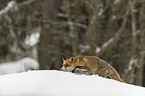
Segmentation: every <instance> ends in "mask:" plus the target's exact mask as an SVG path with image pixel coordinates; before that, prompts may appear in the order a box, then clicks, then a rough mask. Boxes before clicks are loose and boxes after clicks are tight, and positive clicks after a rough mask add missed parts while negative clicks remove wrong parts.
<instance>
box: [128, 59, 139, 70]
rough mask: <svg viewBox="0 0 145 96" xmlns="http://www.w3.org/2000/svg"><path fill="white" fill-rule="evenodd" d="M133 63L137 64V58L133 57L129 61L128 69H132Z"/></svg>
mask: <svg viewBox="0 0 145 96" xmlns="http://www.w3.org/2000/svg"><path fill="white" fill-rule="evenodd" d="M133 64H135V65H136V66H137V59H134V57H132V58H131V60H130V61H129V67H128V71H130V70H131V69H132V65H133Z"/></svg>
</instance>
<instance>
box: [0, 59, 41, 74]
mask: <svg viewBox="0 0 145 96" xmlns="http://www.w3.org/2000/svg"><path fill="white" fill-rule="evenodd" d="M30 69H39V63H38V62H37V61H36V60H35V59H32V58H29V57H26V58H23V59H20V60H18V61H13V62H6V63H2V64H0V75H4V74H11V73H20V72H26V71H28V70H30Z"/></svg>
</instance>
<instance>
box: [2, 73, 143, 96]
mask: <svg viewBox="0 0 145 96" xmlns="http://www.w3.org/2000/svg"><path fill="white" fill-rule="evenodd" d="M0 96H145V88H143V87H139V86H135V85H131V84H126V83H121V82H118V81H115V80H112V79H107V78H103V77H100V76H97V75H92V76H87V75H76V74H73V73H70V72H62V71H55V70H52V71H49V70H45V71H28V72H24V73H16V74H8V75H3V76H0Z"/></svg>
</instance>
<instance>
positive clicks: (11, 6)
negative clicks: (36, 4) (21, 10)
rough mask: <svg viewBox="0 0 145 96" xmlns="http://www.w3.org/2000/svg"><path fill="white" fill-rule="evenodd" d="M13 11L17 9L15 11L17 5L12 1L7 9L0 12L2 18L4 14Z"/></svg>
mask: <svg viewBox="0 0 145 96" xmlns="http://www.w3.org/2000/svg"><path fill="white" fill-rule="evenodd" d="M12 9H15V10H16V9H17V4H16V2H15V1H10V2H9V3H8V5H7V6H6V7H5V8H3V9H2V10H0V17H1V16H2V15H3V14H5V13H7V12H8V11H9V10H12Z"/></svg>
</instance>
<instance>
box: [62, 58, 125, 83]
mask: <svg viewBox="0 0 145 96" xmlns="http://www.w3.org/2000/svg"><path fill="white" fill-rule="evenodd" d="M77 68H79V69H83V70H87V71H90V72H92V73H93V74H98V75H99V76H102V77H109V78H110V79H114V80H118V81H120V82H123V83H125V82H124V81H123V80H122V79H121V78H120V76H119V74H118V72H117V71H116V70H115V69H114V68H113V67H112V66H111V65H110V64H108V63H107V62H105V61H104V60H102V59H100V58H98V57H96V56H78V57H71V58H70V59H66V60H64V59H63V67H62V68H61V69H62V70H67V71H72V72H74V71H75V70H76V69H77Z"/></svg>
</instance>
